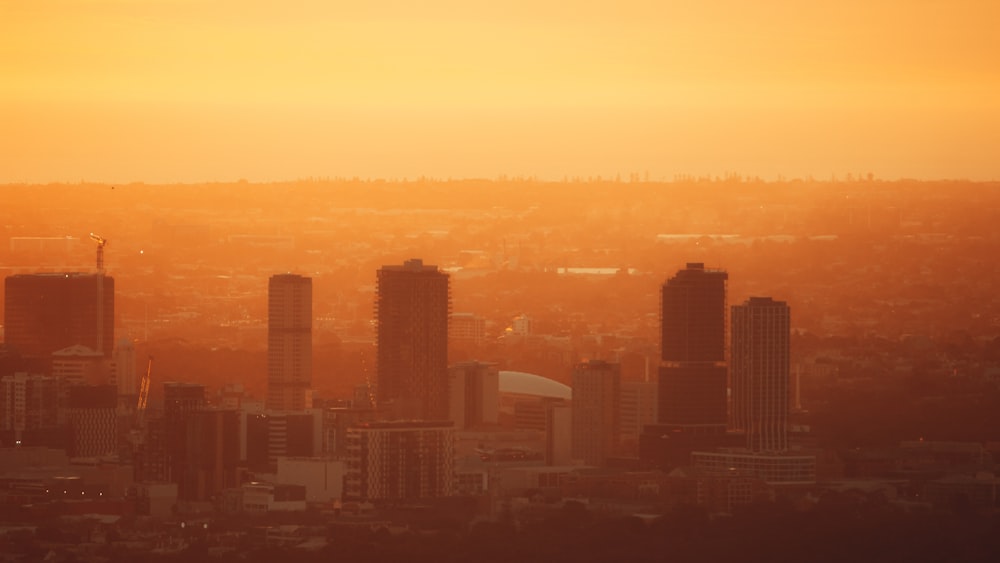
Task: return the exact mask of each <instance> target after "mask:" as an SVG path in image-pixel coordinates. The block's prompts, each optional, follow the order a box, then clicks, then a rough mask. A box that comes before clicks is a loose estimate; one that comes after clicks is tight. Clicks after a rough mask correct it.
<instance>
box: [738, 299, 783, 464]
mask: <svg viewBox="0 0 1000 563" xmlns="http://www.w3.org/2000/svg"><path fill="white" fill-rule="evenodd" d="M789 333H790V315H789V309H788V305H786V304H785V302H783V301H774V300H772V299H771V298H770V297H751V298H750V299H748V300H747V301H746V302H745V303H743V304H742V305H734V306H733V317H732V353H731V357H730V366H729V367H730V370H731V374H732V390H733V411H732V423H733V428H734V429H735V430H741V431H743V432H745V433H746V435H747V447H748V448H750V449H751V450H753V451H758V452H760V451H763V452H782V451H785V450H786V449H788V402H789V397H788V389H789V367H788V366H789Z"/></svg>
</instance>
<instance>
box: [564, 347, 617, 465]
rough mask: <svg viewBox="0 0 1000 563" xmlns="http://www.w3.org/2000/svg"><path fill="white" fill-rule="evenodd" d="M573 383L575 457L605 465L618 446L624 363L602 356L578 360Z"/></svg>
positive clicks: (585, 461)
mask: <svg viewBox="0 0 1000 563" xmlns="http://www.w3.org/2000/svg"><path fill="white" fill-rule="evenodd" d="M572 384H573V385H572V387H573V410H572V419H573V446H572V451H573V457H575V458H577V459H582V460H583V462H584V463H586V464H588V465H598V466H601V465H604V463H605V461H606V460H607V458H608V457H610V456H612V455H615V454H616V453H617V450H618V440H619V424H620V423H619V406H620V404H621V369H620V366H619V365H618V364H612V363H608V362H605V361H601V360H590V361H589V362H584V363H581V364H577V365H576V367H574V368H573V381H572Z"/></svg>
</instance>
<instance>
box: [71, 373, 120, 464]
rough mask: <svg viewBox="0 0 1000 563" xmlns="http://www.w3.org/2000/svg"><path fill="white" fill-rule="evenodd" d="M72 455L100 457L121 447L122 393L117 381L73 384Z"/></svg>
mask: <svg viewBox="0 0 1000 563" xmlns="http://www.w3.org/2000/svg"><path fill="white" fill-rule="evenodd" d="M68 407H69V428H70V434H71V438H70V449H69V455H70V456H71V457H98V456H105V455H110V454H114V453H116V452H117V451H118V413H117V410H118V393H117V389H116V388H115V386H114V385H76V386H73V387H70V388H69V404H68Z"/></svg>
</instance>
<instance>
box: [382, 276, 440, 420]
mask: <svg viewBox="0 0 1000 563" xmlns="http://www.w3.org/2000/svg"><path fill="white" fill-rule="evenodd" d="M376 286H377V287H376V292H377V295H376V303H375V322H376V327H377V346H378V361H377V372H378V381H377V389H376V399H377V403H378V405H377V406H378V408H379V410H380V412H383V413H386V414H385V415H384V416H385V417H386V418H392V419H409V420H447V419H448V414H449V413H448V410H449V407H448V316H449V308H450V306H451V301H450V294H449V278H448V275H447V274H446V273H444V272H441V271H440V270H438V268H437V266H428V265H424V263H423V262H422V261H421V260H419V259H413V260H408V261H406V263H404V264H403V265H402V266H383V267H382V268H381V269H379V271H378V273H377V277H376Z"/></svg>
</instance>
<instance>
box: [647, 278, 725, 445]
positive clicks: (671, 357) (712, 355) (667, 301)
mask: <svg viewBox="0 0 1000 563" xmlns="http://www.w3.org/2000/svg"><path fill="white" fill-rule="evenodd" d="M728 279H729V275H728V274H727V273H726V272H725V271H722V270H707V269H705V266H704V264H700V263H689V264H688V265H687V267H686V268H685V269H683V270H680V271H679V272H677V274H676V275H674V277H672V278H670V279H668V280H667V281H666V283H664V284H663V288H662V297H661V299H662V301H661V320H660V322H661V330H662V339H661V360H662V361H661V364H660V373H659V376H660V377H659V390H658V393H659V409H658V413H659V414H658V416H659V421H660V423H661V424H669V425H677V426H684V427H688V428H689V430H691V431H695V432H697V433H701V434H705V433H708V434H713V433H723V432H725V429H726V424H727V416H726V313H727V311H726V282H727V280H728Z"/></svg>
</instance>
